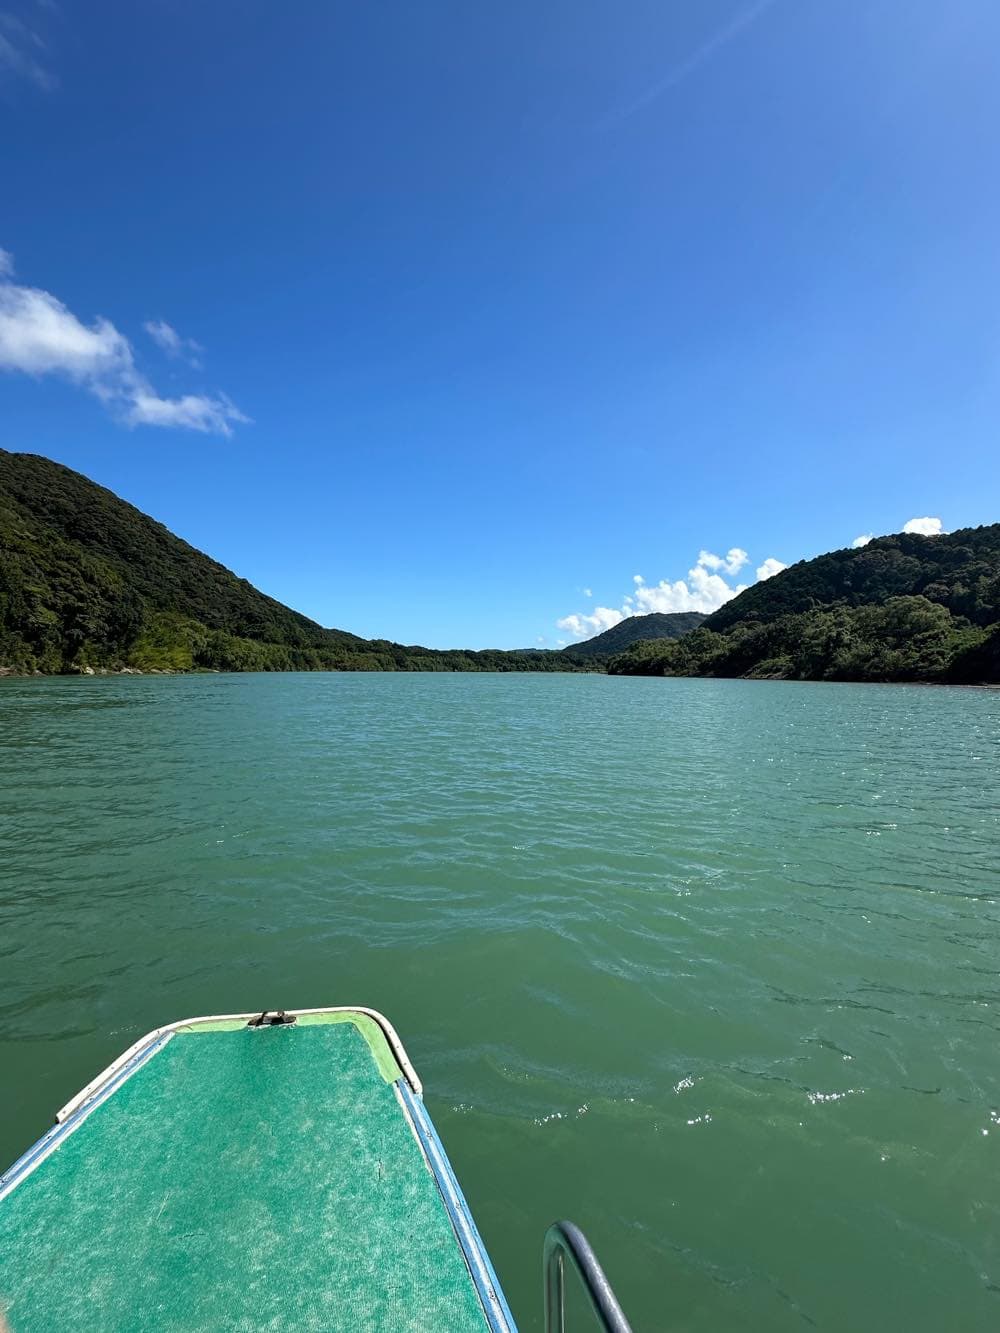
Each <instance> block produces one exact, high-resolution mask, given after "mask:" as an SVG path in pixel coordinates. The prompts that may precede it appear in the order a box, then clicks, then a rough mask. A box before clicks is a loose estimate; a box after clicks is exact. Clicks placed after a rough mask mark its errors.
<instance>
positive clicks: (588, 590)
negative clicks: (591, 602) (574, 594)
mask: <svg viewBox="0 0 1000 1333" xmlns="http://www.w3.org/2000/svg"><path fill="white" fill-rule="evenodd" d="M583 595H584V597H593V595H594V590H593V588H584V590H583Z"/></svg>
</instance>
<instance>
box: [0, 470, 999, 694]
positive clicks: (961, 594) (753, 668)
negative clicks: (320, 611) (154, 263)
mask: <svg viewBox="0 0 1000 1333" xmlns="http://www.w3.org/2000/svg"><path fill="white" fill-rule="evenodd" d="M243 671H249V672H261V671H267V672H270V671H525V672H538V671H542V672H549V671H560V672H565V671H570V672H607V673H609V674H611V675H648V676H706V677H716V678H739V679H750V680H803V681H810V680H811V681H843V682H848V681H856V682H870V683H908V682H909V683H923V684H950V685H994V684H997V683H1000V524H992V525H989V526H985V527H979V528H966V529H963V530H961V531H958V532H953V533H949V534H944V535H941V536H936V537H923V536H917V535H911V534H897V535H895V536H889V537H879V538H876V539H875V540H873V541H871V542H869V543H868V544H867V545H866V546H863V547H861V548H857V549H855V548H851V549H847V550H841V551H833V552H831V553H829V554H828V555H822V556H818V557H816V558H815V559H812V560H803V561H800V562H799V563H798V564H795V565H791V566H789V567H788V568H787V569H785V570H783V571H782V572H781V573H779V574H776V575H774V576H773V577H772V578H770V579H767V580H765V581H763V582H759V583H756V584H754V585H753V586H752V587H750V588H748V589H747V590H746V591H745V592H743V593H741V594H740V595H739V596H738V597H735V598H733V599H732V601H730V602H727V603H726V604H725V605H724V606H722V607H721V608H720V609H719V610H718V611H716V612H714V613H713V614H712V615H710V616H708V617H707V618H706V617H704V616H702V615H700V614H696V613H691V612H683V613H677V614H655V613H654V614H652V615H649V616H633V617H629V618H628V619H626V620H623V621H621V622H620V623H619V624H618V625H616V626H614V627H613V628H612V629H610V630H608V631H606V632H605V633H603V634H600V635H598V636H596V637H595V638H594V639H590V640H587V641H585V642H583V643H579V644H573V645H570V646H569V647H567V648H563V649H560V650H555V649H540V648H531V649H527V648H526V649H521V650H514V651H506V650H501V649H482V650H476V651H473V650H465V649H451V650H448V649H433V648H424V647H421V646H419V645H404V644H399V643H393V642H391V641H389V640H386V639H363V638H360V637H359V636H358V635H355V634H351V633H349V632H348V631H346V630H339V629H324V628H323V626H321V625H318V624H317V623H316V622H315V621H312V620H310V619H308V617H306V616H303V615H301V614H299V613H298V612H297V611H294V610H292V609H291V608H290V607H287V606H284V605H283V604H282V603H281V602H278V601H276V600H275V599H274V598H271V597H268V596H266V595H265V594H264V593H261V592H259V591H258V590H257V589H256V588H254V587H253V586H252V585H251V584H250V583H248V582H247V580H246V579H241V578H238V577H237V576H236V575H235V574H233V573H232V572H231V571H230V570H228V569H226V568H225V567H224V566H223V565H220V564H219V563H218V562H217V561H215V560H212V559H210V557H208V556H206V555H204V554H203V553H202V552H200V551H197V550H195V549H194V547H192V546H189V545H188V544H187V542H184V541H182V540H181V539H180V538H179V537H176V536H174V534H173V533H171V532H169V531H168V530H167V529H166V528H165V527H164V526H163V525H162V524H161V523H157V522H156V521H155V520H154V519H152V518H149V517H148V516H147V515H145V514H142V513H141V512H140V511H139V510H138V509H136V508H134V506H132V505H130V504H127V503H126V502H125V501H124V500H121V499H119V498H118V497H117V496H116V495H114V494H113V493H112V492H111V491H108V490H106V489H105V488H104V487H101V486H98V485H97V484H96V483H94V482H92V481H90V480H88V478H86V477H84V476H82V475H81V474H80V473H78V472H73V471H72V470H71V469H70V468H67V467H64V466H62V464H59V463H55V462H53V461H51V460H50V459H47V458H42V457H41V456H39V455H37V454H16V453H8V452H6V451H4V450H0V676H36V675H42V676H51V675H77V676H91V675H111V674H119V675H176V674H186V673H192V672H243Z"/></svg>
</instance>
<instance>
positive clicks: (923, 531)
mask: <svg viewBox="0 0 1000 1333" xmlns="http://www.w3.org/2000/svg"><path fill="white" fill-rule="evenodd" d="M943 530H944V529H943V528H942V527H941V520H940V519H939V518H910V519H907V521H906V522H905V523H904V524H903V531H904V532H916V533H918V534H919V535H920V536H921V537H940V536H941V533H942V532H943Z"/></svg>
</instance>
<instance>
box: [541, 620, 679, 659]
mask: <svg viewBox="0 0 1000 1333" xmlns="http://www.w3.org/2000/svg"><path fill="white" fill-rule="evenodd" d="M704 619H705V617H704V616H703V615H701V613H700V612H698V611H668V612H661V611H653V612H651V613H650V614H649V615H648V616H629V617H628V618H627V619H626V620H621V621H619V622H618V624H617V625H613V626H612V627H611V629H606V630H605V631H604V633H603V634H597V635H595V636H594V638H592V639H584V641H583V642H582V643H573V644H570V645H569V647H568V648H564V649H563V650H562V651H563V653H565V654H566V655H567V656H571V657H577V658H583V659H584V660H585V661H594V660H603V659H604V658H607V657H611V656H612V655H613V654H614V653H621V652H624V651H625V649H626V648H628V647H630V646H631V645H632V644H633V643H636V642H638V640H639V639H679V638H680V637H681V635H682V634H687V633H688V631H689V630H693V629H697V628H698V626H699V625H700V624H701V623H702V621H703V620H704Z"/></svg>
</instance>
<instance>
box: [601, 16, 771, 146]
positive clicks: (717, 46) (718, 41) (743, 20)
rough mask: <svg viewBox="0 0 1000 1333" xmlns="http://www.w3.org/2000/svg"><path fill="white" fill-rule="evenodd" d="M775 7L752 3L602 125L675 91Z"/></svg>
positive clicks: (617, 122)
mask: <svg viewBox="0 0 1000 1333" xmlns="http://www.w3.org/2000/svg"><path fill="white" fill-rule="evenodd" d="M775 4H777V0H756V3H755V4H752V5H749V6H748V7H746V8H745V9H742V10H740V11H739V13H737V14H736V15H735V16H734V17H733V18H732V19H731V20H730V21H729V22H728V23H726V24H724V25H723V27H721V28H720V29H719V30H718V31H717V32H715V33H713V34H712V35H711V36H710V37H709V38H708V39H707V40H706V41H704V42H702V44H701V45H700V46H699V47H697V48H696V49H695V50H694V51H692V52H691V54H690V55H689V56H686V57H685V58H684V59H683V60H680V61H678V62H677V63H676V64H674V65H672V66H671V67H670V69H668V70H667V71H666V73H665V74H664V75H663V76H662V78H659V79H657V80H656V82H655V83H653V84H651V85H650V86H649V87H648V88H647V89H646V90H645V91H644V92H642V93H641V94H640V95H639V96H638V97H636V98H635V99H634V100H633V101H631V102H628V103H626V105H625V106H622V107H618V108H617V109H616V110H614V111H612V112H610V113H609V114H608V115H607V116H606V117H605V119H604V124H605V126H611V125H616V124H619V123H620V122H621V121H623V120H627V119H628V118H629V116H634V115H635V113H636V112H637V111H642V110H643V108H644V107H647V106H649V105H650V104H651V103H652V102H655V101H656V100H657V98H659V97H662V96H663V94H664V93H666V92H669V91H670V90H671V88H676V87H677V85H678V84H679V83H683V82H684V80H685V79H688V78H690V77H691V75H692V74H695V73H697V71H698V70H699V69H701V67H702V66H703V65H707V64H708V62H709V61H710V60H711V59H712V58H713V57H714V56H715V55H717V54H718V52H719V51H721V50H722V48H723V47H724V46H728V44H729V43H730V42H731V41H733V40H734V38H736V37H739V35H740V33H742V32H744V31H745V30H746V29H747V28H749V27H750V25H751V24H752V23H756V22H757V20H758V19H759V18H761V17H762V15H764V14H765V13H766V12H767V11H768V10H769V9H771V8H773V6H774V5H775Z"/></svg>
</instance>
